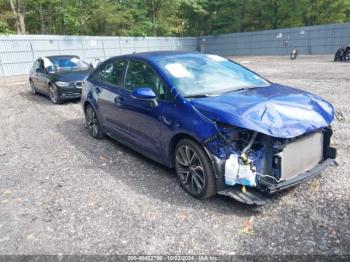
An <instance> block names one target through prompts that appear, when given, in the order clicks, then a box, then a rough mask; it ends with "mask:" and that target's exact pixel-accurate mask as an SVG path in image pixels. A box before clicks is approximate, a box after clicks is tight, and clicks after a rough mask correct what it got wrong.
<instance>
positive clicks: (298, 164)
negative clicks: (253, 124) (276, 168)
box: [280, 132, 323, 180]
mask: <svg viewBox="0 0 350 262" xmlns="http://www.w3.org/2000/svg"><path fill="white" fill-rule="evenodd" d="M280 156H281V180H287V179H289V178H292V177H294V176H296V175H298V174H300V173H302V172H305V171H307V170H309V169H311V168H312V167H314V166H315V165H316V164H317V163H319V162H320V161H321V160H322V158H323V133H322V132H317V133H313V134H311V135H307V136H305V137H302V138H300V139H297V140H296V141H293V142H291V143H289V144H288V145H287V146H286V147H285V148H284V149H283V151H282V153H281V155H280Z"/></svg>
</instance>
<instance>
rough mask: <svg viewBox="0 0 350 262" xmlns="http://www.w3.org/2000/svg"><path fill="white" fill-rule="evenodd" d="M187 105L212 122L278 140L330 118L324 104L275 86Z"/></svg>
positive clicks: (328, 106)
mask: <svg viewBox="0 0 350 262" xmlns="http://www.w3.org/2000/svg"><path fill="white" fill-rule="evenodd" d="M191 103H192V104H193V105H194V107H195V108H196V109H197V110H198V111H199V112H200V113H202V114H203V115H205V116H206V117H208V118H210V119H212V120H215V121H219V122H222V123H225V124H230V125H233V126H237V127H241V128H246V129H250V130H255V131H257V132H260V133H263V134H266V135H270V136H273V137H279V138H292V137H296V136H299V135H302V134H304V133H308V132H311V131H313V130H316V129H319V128H322V127H326V126H329V125H330V123H331V122H332V121H333V119H334V108H333V106H332V105H331V104H330V103H328V102H327V101H325V100H323V99H322V98H320V97H318V96H315V95H313V94H310V93H308V92H305V91H302V90H298V89H295V88H290V87H287V86H282V85H279V84H271V85H270V86H268V87H258V88H253V89H248V90H243V91H236V92H232V93H228V94H225V95H221V96H212V97H206V98H196V99H192V100H191Z"/></svg>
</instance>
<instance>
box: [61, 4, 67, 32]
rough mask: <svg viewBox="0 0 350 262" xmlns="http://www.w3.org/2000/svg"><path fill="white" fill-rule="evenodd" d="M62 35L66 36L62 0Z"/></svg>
mask: <svg viewBox="0 0 350 262" xmlns="http://www.w3.org/2000/svg"><path fill="white" fill-rule="evenodd" d="M61 34H62V35H65V34H66V28H65V25H64V0H61Z"/></svg>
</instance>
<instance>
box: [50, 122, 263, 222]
mask: <svg viewBox="0 0 350 262" xmlns="http://www.w3.org/2000/svg"><path fill="white" fill-rule="evenodd" d="M56 129H57V131H58V132H59V133H60V134H62V135H63V136H64V137H65V138H66V139H67V140H68V141H69V143H71V144H72V145H74V147H75V148H76V149H77V150H79V151H80V152H81V153H82V154H83V155H84V156H86V157H87V158H88V163H89V164H88V166H84V168H87V169H89V168H91V169H93V170H98V169H100V170H103V171H104V172H106V173H108V174H109V175H111V176H112V177H115V178H116V179H117V180H118V181H121V182H122V183H124V184H126V185H128V186H129V187H130V189H132V190H135V191H137V193H139V194H140V193H141V194H144V195H145V196H148V197H152V198H155V199H158V200H161V201H163V202H164V201H167V202H169V203H170V204H173V205H177V206H181V207H195V208H198V209H206V210H211V211H214V212H220V213H225V214H230V213H234V214H235V215H238V216H242V217H250V216H252V215H258V214H260V213H261V212H262V210H261V209H260V208H259V207H253V206H248V205H245V204H242V203H239V202H237V201H234V200H232V199H230V198H226V197H222V196H215V197H213V198H211V199H208V200H202V201H200V200H196V199H194V198H192V197H191V196H189V195H188V194H186V193H185V192H184V191H183V190H182V189H181V187H180V186H179V183H178V181H177V178H176V175H175V172H174V170H172V169H169V168H167V167H165V166H162V165H160V164H158V163H156V162H154V161H152V160H150V159H148V158H146V157H144V156H143V155H141V154H139V153H137V152H135V151H133V150H131V149H129V148H127V147H125V146H124V145H122V144H120V143H118V142H117V141H114V140H112V139H110V138H106V139H104V140H96V139H93V138H92V137H91V136H90V135H89V134H88V131H87V129H86V128H85V124H84V122H83V119H82V118H81V119H76V120H67V121H64V122H62V123H60V124H58V125H57V126H56ZM101 159H102V160H101ZM79 164H80V165H81V164H82V163H79Z"/></svg>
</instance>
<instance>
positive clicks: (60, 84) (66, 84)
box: [55, 81, 70, 87]
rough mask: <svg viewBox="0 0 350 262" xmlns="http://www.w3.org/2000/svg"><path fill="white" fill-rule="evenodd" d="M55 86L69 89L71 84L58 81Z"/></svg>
mask: <svg viewBox="0 0 350 262" xmlns="http://www.w3.org/2000/svg"><path fill="white" fill-rule="evenodd" d="M55 84H56V85H57V86H59V87H68V86H70V83H69V82H61V81H58V82H55Z"/></svg>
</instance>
